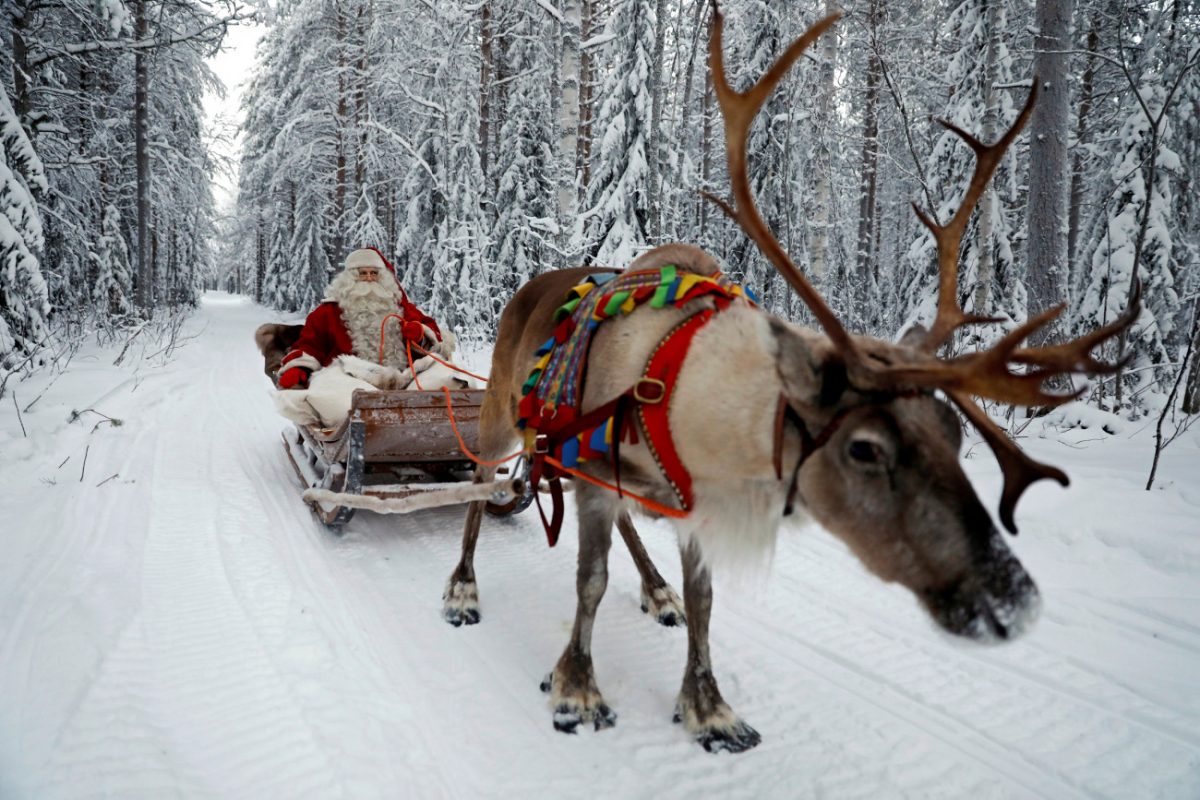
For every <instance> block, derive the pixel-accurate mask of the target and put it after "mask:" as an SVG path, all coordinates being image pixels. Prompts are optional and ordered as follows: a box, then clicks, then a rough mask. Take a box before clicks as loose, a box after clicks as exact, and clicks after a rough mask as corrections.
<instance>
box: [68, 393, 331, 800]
mask: <svg viewBox="0 0 1200 800" xmlns="http://www.w3.org/2000/svg"><path fill="white" fill-rule="evenodd" d="M178 410H179V411H181V412H183V413H182V416H181V418H182V419H183V420H184V421H185V422H186V421H189V420H190V422H191V423H192V424H194V425H196V426H198V427H203V424H202V418H203V415H202V410H201V409H187V408H186V407H185V408H181V409H178ZM188 410H195V411H196V412H199V413H196V414H195V415H189V414H188V413H187V411H188ZM214 450H215V445H214V444H213V443H212V442H211V441H210V440H208V439H207V438H205V437H204V436H202V435H200V434H197V433H190V432H188V433H183V432H179V431H166V432H164V433H163V434H162V436H161V438H160V441H159V444H158V447H157V450H156V454H155V462H154V470H153V473H152V474H153V476H154V484H153V491H152V493H151V501H152V505H151V509H150V521H149V526H150V527H149V535H148V538H147V541H146V546H145V551H144V553H143V560H142V564H141V575H140V599H141V605H140V611H139V613H138V616H137V618H136V619H135V621H134V623H133V624H132V625H130V626H129V627H128V628H127V629H126V631H125V635H123V636H122V637H121V639H120V641H119V642H118V643H117V645H116V646H115V647H114V648H113V650H112V651H111V652H110V653H109V658H107V659H106V661H105V662H104V664H103V665H102V669H101V671H100V673H99V674H98V675H97V676H96V679H95V681H94V683H93V684H92V686H91V688H90V691H89V694H88V696H87V697H86V698H85V699H84V701H83V703H82V704H81V705H80V707H79V710H78V713H77V714H76V716H75V717H74V718H73V719H72V720H71V723H70V725H69V727H68V728H67V729H66V730H65V731H64V733H63V735H62V737H61V739H60V741H59V746H58V747H57V748H56V750H55V753H54V757H53V759H52V762H51V764H50V765H48V767H49V770H48V771H49V773H50V775H52V776H53V777H52V780H51V782H50V783H49V785H48V786H47V787H46V788H47V790H48V791H50V792H54V791H55V790H56V789H61V790H63V791H65V792H66V793H67V794H70V793H71V787H74V788H75V790H77V789H78V787H79V786H80V785H88V786H91V787H95V789H96V790H98V791H101V792H102V793H103V792H109V793H112V794H114V795H117V796H120V795H122V794H124V793H125V792H126V791H127V790H128V791H132V792H134V793H138V792H140V791H142V790H143V789H145V788H147V787H145V786H143V785H142V783H141V782H142V781H143V779H144V778H145V777H146V776H153V775H155V774H162V775H170V774H173V773H178V774H180V775H183V776H189V775H190V776H193V777H192V783H190V784H188V785H192V786H194V787H197V788H200V787H202V788H203V790H204V791H206V792H215V793H217V794H223V795H230V794H234V793H238V792H245V791H253V792H256V793H259V794H275V793H277V792H279V791H284V790H287V791H289V792H294V791H297V790H301V791H302V792H304V793H313V794H318V793H319V794H321V795H322V796H336V795H339V794H341V787H339V786H338V785H336V784H332V783H331V782H330V781H329V780H328V778H327V777H326V776H327V774H328V772H329V770H328V767H327V766H326V765H324V764H323V761H324V756H323V753H322V752H321V751H320V749H319V748H318V747H316V746H315V744H314V741H313V738H312V736H311V734H310V732H309V730H308V727H307V725H306V724H305V721H304V720H303V718H302V717H301V716H300V714H299V713H298V712H297V710H296V708H295V703H294V701H293V699H292V698H291V697H290V696H289V695H288V692H287V691H286V690H285V688H284V687H283V686H282V685H281V683H282V682H281V680H280V676H279V673H278V672H277V671H276V670H275V669H274V668H273V666H272V664H271V663H270V660H269V659H268V658H267V657H266V655H265V653H264V651H263V647H262V643H261V642H260V641H259V640H258V637H257V635H256V634H255V632H254V630H253V628H252V626H251V625H250V624H249V622H248V621H247V619H246V617H245V615H244V613H243V612H242V609H241V607H240V606H239V604H238V602H237V601H236V598H235V597H234V593H233V591H232V589H231V587H230V583H229V580H228V578H227V576H226V574H225V572H224V567H223V564H222V560H221V558H220V554H219V552H218V548H217V543H216V530H215V528H216V521H215V517H214V514H213V512H212V510H213V509H215V508H217V507H218V505H219V502H220V500H219V498H218V497H217V496H216V494H215V493H214V492H213V491H212V488H211V485H210V483H209V480H208V479H209V477H210V470H209V468H208V467H209V465H212V464H215V463H218V462H217V460H216V456H215V453H214ZM198 467H199V468H198ZM114 718H116V719H125V720H128V721H129V725H128V726H127V727H121V726H113V725H112V724H110V723H111V721H112V720H113V719H114ZM146 729H149V730H160V731H164V732H165V735H164V736H162V737H161V738H159V739H157V740H156V739H155V737H148V736H146V735H145V733H144V731H145V730H146ZM214 765H220V767H219V768H217V769H213V766H214Z"/></svg>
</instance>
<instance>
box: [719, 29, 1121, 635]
mask: <svg viewBox="0 0 1200 800" xmlns="http://www.w3.org/2000/svg"><path fill="white" fill-rule="evenodd" d="M838 16H839V15H838V14H833V15H831V16H828V17H826V18H825V19H823V20H821V21H819V22H817V23H816V24H815V25H813V26H812V27H811V28H809V29H808V31H806V32H805V33H804V35H803V36H801V37H800V38H799V39H797V40H796V41H794V42H793V43H792V44H791V45H790V46H789V47H788V48H787V50H786V51H785V52H784V53H783V55H781V56H780V57H779V59H778V60H777V61H776V62H775V63H774V64H773V65H772V66H771V67H770V69H768V70H767V72H766V74H765V75H764V76H763V77H762V78H761V79H760V80H759V81H758V82H757V83H756V84H755V85H754V86H752V87H751V88H750V89H749V90H748V91H746V92H744V93H739V92H736V91H734V90H733V89H732V88H731V87H730V86H729V83H728V81H727V79H726V76H725V69H724V59H723V55H722V47H721V35H722V28H723V20H722V17H721V14H720V12H719V11H716V10H714V17H713V32H712V36H711V38H710V40H709V68H710V70H711V72H712V75H713V83H714V87H715V89H716V95H717V100H718V103H719V104H720V107H721V114H722V117H723V118H724V120H725V143H726V154H727V157H728V162H729V176H730V182H731V184H732V188H733V203H732V204H729V203H726V202H724V201H722V200H720V199H719V198H716V197H713V196H711V195H708V197H709V199H711V200H713V201H714V202H716V203H717V204H718V205H720V206H721V208H722V209H723V210H724V211H725V213H726V214H728V215H729V216H730V217H731V218H732V219H733V220H734V221H736V222H737V223H738V225H739V226H740V227H741V228H742V229H743V230H744V231H745V232H746V233H747V234H748V235H749V236H750V237H751V239H753V240H754V242H755V244H757V246H758V247H759V249H760V250H761V251H762V253H763V255H764V256H766V258H767V260H768V261H770V262H771V263H772V264H773V265H774V266H775V268H776V269H778V270H779V272H780V274H781V275H782V276H783V277H784V278H785V279H786V280H787V281H788V283H789V284H790V285H791V286H792V287H793V289H795V291H796V292H797V294H798V295H799V296H800V297H801V299H802V300H803V301H804V303H805V304H806V305H807V306H808V307H809V309H810V310H811V311H812V313H813V315H814V316H815V317H816V319H817V321H818V322H819V323H820V325H821V327H822V328H823V330H824V335H823V336H821V335H817V334H814V333H812V332H810V331H806V330H805V329H802V328H797V327H795V326H792V325H790V324H788V323H784V322H781V321H778V320H776V321H773V323H772V329H773V331H774V333H775V338H776V341H777V343H778V348H779V360H778V367H779V373H780V379H781V381H782V384H783V387H784V397H785V399H786V400H787V403H788V406H789V408H790V410H791V413H792V414H794V419H795V421H796V424H797V426H798V427H799V429H800V431H801V437H802V440H803V447H804V454H803V456H802V458H801V462H800V465H799V466H798V467H797V470H798V472H797V476H796V491H797V492H798V494H799V497H800V499H801V500H802V501H803V503H804V505H805V506H806V507H807V509H808V510H809V512H810V513H811V514H812V515H813V516H814V517H815V518H816V520H817V521H818V522H820V523H821V524H822V525H823V526H824V527H825V528H826V529H827V530H829V531H830V532H832V533H834V534H835V535H837V536H838V537H839V538H841V539H842V540H843V541H845V542H846V544H847V545H848V546H849V547H850V548H851V550H852V551H853V552H854V553H855V554H856V555H857V556H858V558H859V559H861V560H862V562H863V563H864V564H865V565H866V566H867V568H868V569H870V570H871V571H872V572H874V573H875V574H876V575H878V576H879V577H880V578H882V579H884V580H887V581H895V582H898V583H901V584H902V585H904V586H906V587H908V588H909V589H910V590H911V591H912V592H913V593H914V594H915V595H916V596H917V598H918V599H919V600H920V601H921V603H922V604H923V605H924V607H925V608H926V610H927V611H928V612H929V613H930V615H931V616H932V617H933V618H934V620H935V621H936V622H937V623H938V624H940V625H941V626H942V627H943V628H945V629H946V630H948V631H950V632H951V633H955V634H959V635H963V636H969V637H972V638H977V639H992V638H1000V639H1003V638H1008V637H1009V636H1011V635H1014V634H1016V633H1019V632H1020V631H1021V630H1022V629H1023V628H1024V627H1025V626H1026V625H1027V624H1028V623H1029V622H1031V621H1032V619H1033V617H1034V616H1035V614H1036V609H1037V606H1038V594H1037V589H1036V587H1035V586H1034V583H1033V581H1032V580H1031V579H1030V577H1029V575H1028V574H1027V573H1026V572H1025V570H1024V568H1022V566H1021V565H1020V563H1019V562H1018V561H1017V559H1016V558H1015V557H1014V556H1013V555H1012V553H1011V552H1010V551H1009V549H1008V547H1007V545H1006V544H1005V543H1004V541H1003V539H1002V538H1001V536H1000V534H999V532H998V531H997V529H996V527H995V525H994V524H993V523H992V519H991V517H990V515H989V514H988V512H987V511H986V510H985V509H984V507H983V505H982V504H981V503H980V502H979V498H978V497H977V496H976V494H975V491H974V489H973V488H972V486H971V484H970V481H968V480H967V477H966V475H965V474H964V473H963V470H962V466H961V464H960V463H959V447H960V444H961V440H962V431H961V428H960V425H959V418H958V415H957V414H955V413H954V408H953V407H952V406H951V403H953V405H954V406H956V407H957V408H958V409H959V411H961V412H962V414H963V415H964V416H965V417H966V418H967V419H968V420H969V421H970V422H971V423H972V424H973V425H974V426H975V427H977V428H978V429H979V431H980V433H981V434H982V435H983V437H984V439H985V440H986V441H987V442H988V444H989V445H990V447H991V448H992V450H993V451H994V453H995V454H996V458H997V460H998V461H999V462H1000V466H1001V469H1002V470H1003V473H1004V492H1003V495H1002V498H1001V502H1000V519H1001V521H1002V522H1003V523H1004V526H1005V527H1006V528H1008V530H1009V531H1011V532H1012V533H1014V534H1015V533H1016V524H1015V522H1014V520H1013V511H1014V509H1015V507H1016V504H1017V501H1018V499H1019V498H1020V496H1021V494H1022V493H1023V492H1024V490H1025V488H1026V487H1028V486H1029V485H1030V484H1031V483H1033V482H1034V481H1037V480H1039V479H1042V478H1052V479H1054V480H1056V481H1058V482H1059V483H1061V484H1063V485H1066V484H1067V476H1066V475H1065V474H1064V473H1063V472H1062V471H1061V470H1058V469H1055V468H1054V467H1051V466H1048V465H1045V464H1040V463H1038V462H1036V461H1034V460H1033V459H1031V458H1029V457H1028V456H1027V455H1025V454H1024V453H1023V452H1022V451H1021V450H1020V448H1018V447H1017V446H1016V444H1015V443H1014V442H1013V441H1012V440H1011V439H1009V438H1008V437H1007V436H1006V435H1005V434H1004V432H1003V431H1001V430H1000V429H999V428H998V427H996V425H995V424H994V423H993V422H992V421H991V420H990V419H989V418H988V416H987V415H986V414H985V413H984V412H983V410H982V409H981V408H980V407H979V406H978V405H976V403H975V401H974V400H973V399H972V397H980V398H984V399H988V400H993V401H997V402H1001V403H1010V404H1015V405H1038V406H1054V405H1058V404H1061V403H1064V402H1066V401H1068V400H1070V399H1072V398H1074V397H1077V396H1078V392H1076V393H1072V394H1065V395H1063V394H1055V393H1051V392H1049V391H1047V390H1046V389H1045V382H1046V381H1047V380H1048V379H1050V378H1054V377H1057V376H1065V375H1071V374H1076V373H1106V372H1112V371H1114V370H1115V369H1116V368H1117V366H1116V365H1108V364H1102V363H1099V362H1097V361H1096V360H1095V359H1093V358H1092V356H1091V355H1090V353H1091V351H1092V349H1093V348H1095V347H1096V346H1097V345H1099V344H1101V343H1103V342H1104V341H1106V340H1108V339H1109V338H1111V337H1113V336H1115V335H1116V334H1118V333H1119V332H1120V331H1122V330H1124V329H1125V328H1127V327H1128V326H1129V325H1130V324H1131V323H1132V322H1133V320H1134V319H1135V317H1136V314H1137V298H1136V293H1135V297H1134V298H1133V299H1132V300H1131V302H1130V307H1129V309H1128V310H1127V311H1126V313H1125V314H1124V315H1123V316H1122V317H1121V318H1120V319H1118V320H1116V321H1115V322H1113V323H1111V324H1109V325H1107V326H1105V327H1103V328H1100V329H1098V330H1096V331H1094V332H1092V333H1090V334H1088V335H1086V336H1084V337H1081V338H1079V339H1076V340H1073V341H1070V342H1066V343H1063V344H1059V345H1053V346H1044V347H1022V346H1021V345H1022V343H1023V342H1025V340H1026V339H1027V338H1028V337H1029V336H1030V335H1031V334H1032V333H1034V332H1035V331H1037V330H1040V329H1041V328H1043V327H1045V326H1046V325H1047V324H1049V323H1050V322H1051V321H1052V320H1053V319H1054V318H1055V317H1057V316H1058V315H1059V314H1060V313H1062V310H1063V308H1062V307H1061V306H1060V307H1057V308H1054V309H1051V310H1050V311H1047V312H1044V313H1042V314H1040V315H1037V316H1034V317H1033V318H1031V319H1030V320H1029V321H1028V322H1026V323H1025V324H1023V325H1021V326H1019V327H1017V328H1016V329H1015V330H1013V331H1012V332H1011V333H1009V334H1008V335H1006V336H1005V337H1003V338H1002V339H1001V340H1000V341H999V342H997V343H996V344H995V345H994V346H993V347H991V348H989V349H986V350H981V351H977V352H971V353H966V354H964V355H959V356H957V357H954V358H948V359H943V358H939V357H938V356H937V352H938V350H939V349H940V348H941V347H942V345H944V344H945V343H946V342H947V341H948V340H949V339H950V338H951V336H952V335H953V333H954V332H955V331H956V330H957V329H958V328H960V327H963V326H966V325H972V324H978V323H982V322H994V321H996V320H992V319H987V318H982V317H977V316H972V315H969V314H967V313H965V312H964V311H963V310H962V309H961V308H960V307H959V305H958V301H957V283H958V251H959V245H960V242H961V239H962V235H963V232H964V231H965V230H966V227H967V221H968V219H969V218H970V215H971V212H972V210H973V209H974V207H975V204H976V203H977V202H978V200H979V197H980V196H981V195H982V194H983V192H984V189H985V188H986V187H987V183H988V181H989V180H990V179H991V177H992V174H993V172H994V171H995V169H996V167H997V165H998V164H999V163H1000V160H1001V158H1002V157H1003V155H1004V152H1005V150H1007V148H1008V147H1009V146H1010V145H1011V144H1012V142H1013V140H1015V139H1016V137H1017V135H1018V133H1020V130H1021V128H1022V127H1023V126H1024V125H1025V122H1026V121H1027V120H1028V118H1029V115H1030V112H1031V111H1032V109H1033V104H1034V101H1035V99H1036V96H1037V88H1036V87H1037V80H1036V79H1034V81H1033V84H1034V88H1033V90H1032V91H1031V92H1030V94H1029V99H1028V100H1027V102H1026V103H1025V107H1024V109H1023V110H1022V111H1021V113H1020V115H1019V116H1018V117H1017V120H1016V122H1014V123H1013V125H1012V127H1011V128H1009V130H1008V131H1007V132H1006V133H1005V134H1004V136H1002V137H1001V138H1000V140H999V141H998V142H996V143H995V144H992V145H985V144H983V143H982V142H980V141H978V140H977V139H975V138H974V137H973V136H971V135H970V134H968V133H966V132H965V131H963V130H961V129H960V128H957V127H955V126H954V125H951V124H949V123H946V122H942V124H943V125H945V126H946V127H947V128H949V129H950V130H951V131H953V132H954V133H955V134H957V135H958V136H959V137H960V138H961V139H962V140H963V141H964V142H965V143H966V144H967V145H968V146H969V147H970V148H971V149H972V150H973V151H974V152H975V156H976V164H975V171H974V174H973V175H972V177H971V182H970V185H969V187H968V189H967V192H966V195H965V196H964V198H963V201H962V205H961V206H960V207H959V209H958V211H957V212H956V213H955V214H954V216H953V218H952V219H951V220H950V221H949V222H948V223H947V224H945V225H940V224H938V223H937V222H936V221H935V220H934V219H932V218H931V217H930V216H929V215H927V214H925V213H923V212H922V211H921V210H920V209H917V208H916V207H915V206H914V209H915V210H916V213H917V216H918V217H919V218H920V220H921V222H922V223H923V224H924V225H925V226H926V227H927V228H928V229H929V230H930V231H931V232H932V233H933V235H934V238H935V239H936V241H937V246H938V267H939V288H938V292H939V294H938V310H937V316H936V319H935V320H934V322H933V324H932V326H931V328H930V329H929V330H928V331H927V332H925V331H921V332H919V333H917V334H915V335H912V336H907V337H905V340H904V341H902V342H900V343H899V344H892V343H889V342H886V341H882V340H879V339H874V338H869V337H863V336H851V335H850V334H849V333H848V332H847V331H846V330H845V328H844V327H843V326H842V324H841V322H840V321H839V320H838V318H837V317H836V315H834V313H833V311H832V310H831V309H830V308H829V306H828V304H826V303H825V301H824V299H823V298H822V297H821V296H820V294H819V293H818V292H817V291H816V290H815V289H814V288H813V286H812V285H811V284H810V283H809V282H808V280H807V279H806V278H805V277H804V275H803V274H802V273H801V272H800V270H799V269H798V268H797V267H796V265H795V264H794V263H793V262H792V260H791V258H790V257H789V256H788V254H787V253H786V251H784V249H783V247H782V246H781V245H780V244H779V242H778V241H777V240H776V239H775V237H774V236H773V235H772V234H771V232H770V230H769V228H768V227H767V225H766V223H765V222H764V221H763V219H762V216H761V215H760V214H759V212H758V209H757V208H756V206H755V204H754V198H753V194H752V192H751V190H750V181H749V176H748V174H747V169H746V142H747V138H748V135H749V130H750V124H751V123H752V122H753V120H754V117H755V115H756V114H757V112H758V110H759V109H760V108H761V107H762V105H763V103H764V102H765V101H766V99H767V97H768V96H769V95H770V93H771V92H772V90H773V89H774V88H775V86H776V85H777V84H778V83H779V82H780V80H782V78H783V76H784V75H785V74H786V73H787V71H788V69H789V68H790V67H791V65H792V64H793V63H795V61H796V60H797V59H798V58H799V57H800V55H801V54H802V53H803V52H804V50H805V49H806V48H807V47H808V46H809V45H811V44H812V42H813V41H815V40H816V38H817V37H818V36H820V35H821V34H822V33H823V32H824V31H825V30H826V29H827V28H829V27H830V26H831V25H832V24H833V23H834V22H835V21H836V20H837V18H838ZM935 391H938V392H941V394H942V396H944V398H945V399H942V397H939V396H937V395H935V394H934V392H935Z"/></svg>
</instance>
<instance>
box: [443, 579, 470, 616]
mask: <svg viewBox="0 0 1200 800" xmlns="http://www.w3.org/2000/svg"><path fill="white" fill-rule="evenodd" d="M442 618H443V619H445V620H446V622H449V623H450V624H451V625H453V626H454V627H456V628H458V627H461V626H463V625H477V624H478V623H479V590H478V589H477V588H476V586H475V582H474V581H469V582H468V581H456V580H453V579H451V580H450V583H448V584H447V585H446V591H445V592H444V593H443V594H442Z"/></svg>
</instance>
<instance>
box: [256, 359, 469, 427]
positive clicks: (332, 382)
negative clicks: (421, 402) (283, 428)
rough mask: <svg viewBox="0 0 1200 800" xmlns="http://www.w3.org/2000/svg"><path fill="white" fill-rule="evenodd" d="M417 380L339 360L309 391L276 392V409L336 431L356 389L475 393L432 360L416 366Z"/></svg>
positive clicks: (362, 362) (317, 374)
mask: <svg viewBox="0 0 1200 800" xmlns="http://www.w3.org/2000/svg"><path fill="white" fill-rule="evenodd" d="M413 368H414V369H415V371H416V373H417V379H416V380H413V373H412V371H410V370H407V369H403V370H400V369H393V368H392V367H385V366H381V365H379V364H375V363H372V362H370V361H366V360H364V359H361V358H358V357H357V356H338V357H337V358H335V359H334V360H333V361H332V362H331V363H330V364H329V366H328V367H325V368H324V369H319V370H317V371H316V372H314V373H313V375H312V378H311V379H310V380H309V382H308V388H307V389H285V390H282V391H278V392H275V395H274V399H275V408H276V409H277V410H278V411H279V413H280V414H282V415H283V416H285V417H287V418H288V419H290V420H291V421H292V422H296V423H299V424H301V425H317V426H319V427H322V428H336V427H337V426H338V425H340V424H341V422H342V420H344V419H345V418H346V417H347V416H348V415H349V413H350V405H351V397H352V395H353V394H354V390H355V389H366V390H368V391H376V390H380V389H413V390H415V389H416V388H417V383H418V382H419V383H420V384H421V387H420V388H421V389H423V390H424V391H430V390H435V389H441V388H442V387H443V386H448V387H450V388H451V389H474V388H476V387H475V382H474V381H473V380H471V379H470V378H469V377H467V376H466V375H464V374H462V373H461V372H455V371H454V370H452V369H450V368H449V367H447V366H444V365H443V364H440V363H438V362H437V361H434V360H433V359H432V358H430V357H429V356H425V357H424V358H421V359H417V360H415V361H414V362H413Z"/></svg>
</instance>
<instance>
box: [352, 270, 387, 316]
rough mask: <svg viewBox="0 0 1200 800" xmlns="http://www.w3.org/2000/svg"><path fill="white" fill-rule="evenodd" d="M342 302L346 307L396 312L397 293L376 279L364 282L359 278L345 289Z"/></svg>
mask: <svg viewBox="0 0 1200 800" xmlns="http://www.w3.org/2000/svg"><path fill="white" fill-rule="evenodd" d="M339 300H340V302H341V303H342V304H343V305H345V304H349V305H354V306H359V307H364V308H367V307H370V308H378V309H385V308H386V309H389V310H395V309H394V306H395V304H396V299H395V292H394V290H393V289H392V287H390V286H388V285H387V284H386V283H384V282H383V281H381V280H380V279H379V276H378V275H376V276H375V278H373V279H370V280H364V279H362V278H358V279H357V280H355V281H354V282H353V283H351V284H350V285H349V286H346V287H344V289H343V294H342V297H341V298H339Z"/></svg>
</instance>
